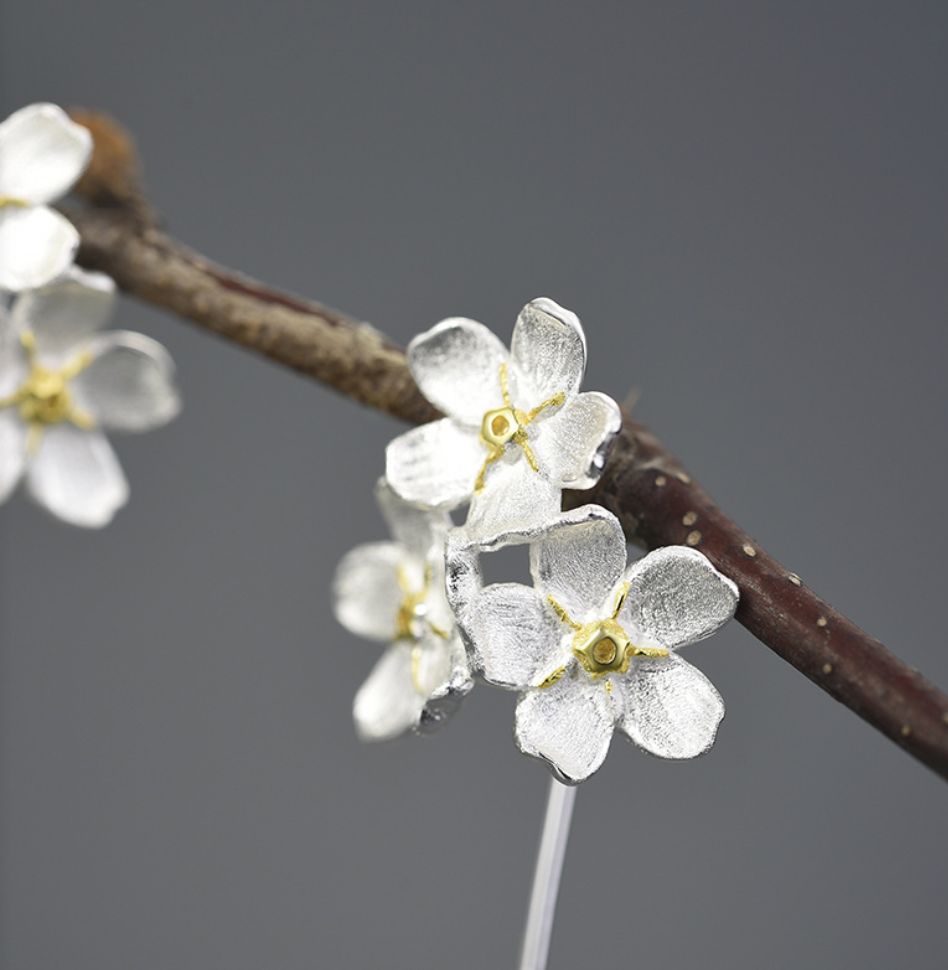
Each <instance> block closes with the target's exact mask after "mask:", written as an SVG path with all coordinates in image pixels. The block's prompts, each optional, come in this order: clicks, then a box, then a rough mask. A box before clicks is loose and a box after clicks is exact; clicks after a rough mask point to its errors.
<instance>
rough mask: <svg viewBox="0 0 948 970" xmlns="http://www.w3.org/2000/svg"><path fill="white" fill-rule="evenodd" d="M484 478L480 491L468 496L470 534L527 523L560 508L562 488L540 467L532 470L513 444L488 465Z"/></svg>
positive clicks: (493, 531) (502, 530) (484, 533)
mask: <svg viewBox="0 0 948 970" xmlns="http://www.w3.org/2000/svg"><path fill="white" fill-rule="evenodd" d="M482 452H483V449H482ZM484 480H485V486H484V490H483V492H481V493H480V494H479V495H474V496H473V498H472V499H471V509H470V512H469V513H468V516H467V522H466V523H465V528H467V529H468V531H469V532H471V533H472V534H473V535H488V534H494V533H498V532H506V531H508V530H514V529H518V528H521V527H523V526H529V525H530V524H532V523H534V522H538V521H541V520H542V521H545V520H546V519H548V518H550V517H551V516H553V515H556V513H557V512H559V511H560V507H561V505H562V490H561V489H560V488H559V486H558V485H557V484H556V483H555V482H551V481H550V480H549V479H548V478H546V476H545V475H543V473H542V469H541V470H540V472H535V471H534V470H533V469H532V468H531V467H530V466H529V465H528V464H527V460H526V458H525V457H524V455H523V452H522V451H521V450H520V449H519V448H517V447H508V450H507V454H506V455H505V456H504V457H503V458H502V459H501V460H500V461H498V462H495V463H494V464H492V465H489V466H488V467H487V474H486V475H485V479H484Z"/></svg>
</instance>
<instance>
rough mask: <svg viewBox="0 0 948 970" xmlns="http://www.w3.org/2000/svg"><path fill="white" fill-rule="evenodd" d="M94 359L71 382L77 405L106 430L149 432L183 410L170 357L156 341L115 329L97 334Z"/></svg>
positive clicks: (91, 345) (93, 342) (91, 346)
mask: <svg viewBox="0 0 948 970" xmlns="http://www.w3.org/2000/svg"><path fill="white" fill-rule="evenodd" d="M87 346H88V350H89V352H90V353H91V354H92V356H93V361H92V363H91V364H89V366H88V367H86V368H85V370H83V371H81V372H80V373H79V374H78V375H77V376H76V377H75V378H73V380H72V381H71V382H70V385H69V386H70V389H71V390H72V391H73V395H74V399H75V403H76V406H77V407H78V408H79V409H80V410H82V411H88V412H89V413H90V414H91V415H92V416H93V417H94V418H95V419H96V422H97V423H98V424H100V425H101V426H102V427H103V428H110V429H115V430H118V431H147V430H148V429H149V428H157V427H159V426H160V425H163V424H167V423H168V422H169V421H170V420H171V419H172V418H174V417H175V416H176V415H177V414H178V412H179V411H180V410H181V400H180V398H179V397H178V392H177V389H176V388H175V386H174V363H173V362H172V360H171V355H170V354H169V353H168V352H167V351H166V350H165V348H164V347H162V346H161V344H160V343H158V342H157V341H156V340H152V339H151V338H150V337H145V336H143V335H142V334H140V333H129V332H128V331H125V330H115V331H111V332H109V333H104V334H100V335H98V336H96V337H94V338H93V339H92V340H91V341H90V342H89V344H88V345H87Z"/></svg>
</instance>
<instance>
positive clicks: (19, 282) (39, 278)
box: [0, 205, 79, 292]
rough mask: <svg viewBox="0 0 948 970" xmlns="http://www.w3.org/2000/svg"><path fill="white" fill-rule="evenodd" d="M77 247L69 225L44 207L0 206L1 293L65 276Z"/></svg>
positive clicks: (15, 290) (76, 237) (77, 237)
mask: <svg viewBox="0 0 948 970" xmlns="http://www.w3.org/2000/svg"><path fill="white" fill-rule="evenodd" d="M78 248H79V233H78V232H76V230H75V228H74V227H73V225H72V223H71V222H69V221H68V220H67V219H65V218H64V217H63V216H61V215H60V214H59V213H58V212H54V211H53V210H52V209H47V208H46V207H45V206H36V207H29V208H20V207H17V206H12V205H7V206H2V207H0V290H12V291H13V292H19V291H20V290H28V289H32V288H33V287H37V286H43V285H44V284H46V283H48V282H49V281H50V280H52V279H55V277H57V276H59V275H60V274H61V273H64V272H65V271H66V270H67V269H68V267H69V265H70V263H71V262H72V258H73V256H74V255H75V253H76V250H77V249H78Z"/></svg>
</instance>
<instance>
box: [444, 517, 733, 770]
mask: <svg viewBox="0 0 948 970" xmlns="http://www.w3.org/2000/svg"><path fill="white" fill-rule="evenodd" d="M521 543H530V566H531V572H532V574H533V581H534V587H533V588H530V587H528V586H522V585H519V584H515V583H507V584H498V585H493V586H487V587H485V588H480V583H479V578H480V577H479V565H478V554H479V552H481V551H489V550H492V549H498V548H501V547H503V546H507V545H516V544H521ZM447 556H448V567H447V568H448V597H449V600H450V601H451V602H452V605H454V606H455V609H456V611H457V614H458V624H459V626H460V627H461V630H462V634H463V635H464V637H465V640H466V641H467V643H468V646H469V648H470V651H471V658H472V664H473V665H474V667H475V668H477V669H479V670H480V671H481V672H482V673H483V676H484V679H485V680H487V681H489V682H491V683H494V684H498V685H500V686H501V687H508V688H513V689H516V690H520V691H521V694H520V698H519V700H518V703H517V716H516V729H515V734H516V740H517V744H518V745H519V747H520V750H521V751H523V752H524V754H528V755H531V756H533V757H535V758H538V759H540V760H542V761H544V762H546V763H547V764H548V765H549V767H550V768H551V769H552V771H553V772H554V774H555V775H556V776H557V777H558V778H559V780H560V781H562V782H564V783H565V784H569V785H575V784H577V783H579V782H581V781H583V780H584V779H586V778H588V777H589V776H590V775H591V774H592V773H593V772H594V771H596V770H597V769H598V768H599V767H600V765H601V764H602V762H603V761H604V760H605V757H606V754H607V752H608V750H609V744H610V742H611V740H612V733H613V729H614V727H618V728H619V730H620V731H622V732H623V733H624V734H625V735H626V736H627V737H628V738H629V739H630V740H631V741H633V742H635V744H637V745H639V746H640V747H641V748H644V749H645V750H646V751H648V752H650V753H651V754H654V755H657V756H659V757H661V758H676V759H680V758H694V757H696V756H697V755H699V754H703V753H704V752H705V751H707V750H708V749H709V748H710V747H711V745H712V744H713V743H714V736H715V733H716V731H717V727H718V724H719V723H720V721H721V718H722V717H723V716H724V702H723V701H722V700H721V697H720V695H719V694H718V692H717V691H716V690H715V689H714V687H713V686H712V685H711V683H710V681H709V680H708V679H707V678H706V677H705V676H704V674H702V673H701V672H700V671H699V670H697V669H696V668H694V667H692V666H691V665H690V664H688V663H686V662H685V661H684V660H682V659H681V658H680V657H679V656H677V654H676V651H677V649H678V648H679V647H683V646H685V645H686V644H689V643H694V642H695V641H697V640H701V639H703V638H704V637H707V636H710V635H711V634H712V633H714V632H715V631H716V630H718V629H719V628H720V627H721V626H722V625H723V624H724V623H725V622H727V620H728V619H730V617H731V616H733V614H734V610H735V609H736V607H737V597H738V593H737V587H736V586H735V584H734V583H733V582H731V580H729V579H727V578H726V577H724V576H722V575H721V574H720V573H719V572H718V571H717V570H716V569H715V568H714V567H713V566H712V565H711V563H710V562H708V560H707V559H706V558H705V557H704V556H703V555H702V554H701V553H700V552H698V551H697V550H695V549H689V548H686V547H684V546H667V547H665V548H662V549H657V550H655V551H654V552H651V553H649V554H648V555H647V556H644V557H643V558H641V559H639V560H637V561H635V562H633V563H631V564H630V565H629V566H628V567H627V566H626V546H625V537H624V536H623V534H622V529H621V527H620V525H619V523H618V521H617V520H616V518H615V517H614V516H613V515H612V514H611V513H609V512H607V511H606V510H605V509H603V508H600V507H599V506H595V505H586V506H583V507H582V508H579V509H576V510H575V511H573V512H567V513H563V514H561V515H559V516H556V517H555V518H554V519H553V520H552V521H550V522H548V523H547V524H546V525H545V526H536V527H533V528H525V529H520V530H515V531H511V532H507V533H502V534H498V535H495V536H492V537H490V538H489V539H488V540H486V541H480V542H478V541H472V539H471V536H470V534H469V533H468V532H467V531H466V530H464V529H456V530H453V531H452V533H451V535H450V537H449V540H448V546H447Z"/></svg>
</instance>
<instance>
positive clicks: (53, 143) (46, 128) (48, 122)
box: [0, 104, 92, 205]
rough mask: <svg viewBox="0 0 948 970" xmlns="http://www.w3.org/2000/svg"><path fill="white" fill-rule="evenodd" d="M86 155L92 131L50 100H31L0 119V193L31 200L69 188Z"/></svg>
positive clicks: (57, 194)
mask: <svg viewBox="0 0 948 970" xmlns="http://www.w3.org/2000/svg"><path fill="white" fill-rule="evenodd" d="M91 156H92V135H91V134H90V133H89V129H88V128H83V127H82V126H81V125H77V124H76V123H75V122H73V121H70V120H69V118H68V116H67V115H66V113H65V111H63V110H62V108H59V107H57V106H56V105H55V104H31V105H28V106H27V107H25V108H21V109H20V110H19V111H16V112H14V113H13V114H12V115H10V117H9V118H7V120H6V121H4V122H3V124H0V195H6V196H9V197H11V198H14V199H21V200H23V201H24V202H31V203H33V204H34V205H36V204H40V203H44V202H52V201H53V200H54V199H58V198H59V197H60V196H61V195H64V194H65V193H66V192H68V191H69V189H71V188H72V186H73V184H74V183H75V181H76V179H78V178H79V176H80V175H81V174H82V172H83V170H84V169H85V167H86V165H87V164H88V163H89V159H90V157H91Z"/></svg>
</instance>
